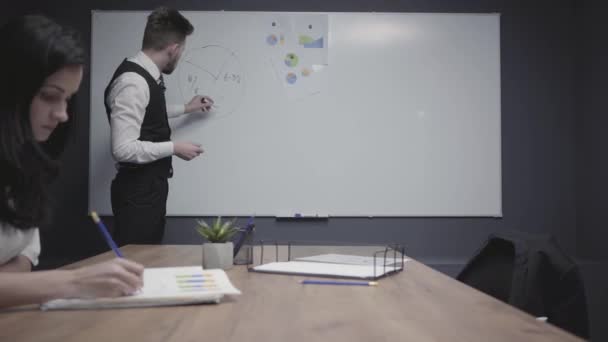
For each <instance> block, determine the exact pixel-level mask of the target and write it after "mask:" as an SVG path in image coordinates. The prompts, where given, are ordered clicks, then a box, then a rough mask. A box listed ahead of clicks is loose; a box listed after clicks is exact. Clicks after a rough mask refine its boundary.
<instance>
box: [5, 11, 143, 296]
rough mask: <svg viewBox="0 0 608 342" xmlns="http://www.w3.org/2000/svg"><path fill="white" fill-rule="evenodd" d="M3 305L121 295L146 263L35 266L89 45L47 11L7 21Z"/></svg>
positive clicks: (135, 281) (135, 282)
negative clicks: (36, 268) (45, 268)
mask: <svg viewBox="0 0 608 342" xmlns="http://www.w3.org/2000/svg"><path fill="white" fill-rule="evenodd" d="M0 37H2V39H3V44H4V46H5V47H6V48H5V49H4V51H3V52H2V53H0V65H2V66H3V67H4V69H5V71H4V72H3V74H2V76H1V77H0V174H1V176H0V307H7V306H13V305H22V304H36V303H42V302H44V301H47V300H51V299H55V298H82V297H89V298H90V297H115V296H121V295H126V294H129V293H132V292H134V291H136V290H137V289H138V288H140V287H141V286H142V285H143V283H142V273H143V267H142V266H141V265H139V264H137V263H134V262H132V261H129V260H126V259H122V258H117V259H115V260H112V261H109V262H104V263H99V264H95V265H91V266H87V267H82V268H78V269H74V270H53V271H40V272H29V271H31V267H32V265H36V264H37V262H38V255H39V253H40V239H39V236H38V229H37V228H35V227H38V226H39V225H42V224H45V223H47V222H48V220H49V203H48V194H47V192H48V190H47V185H48V184H49V183H50V181H52V179H53V178H54V176H55V175H56V173H57V168H58V165H57V164H58V162H57V160H56V158H57V157H58V155H59V153H60V152H61V151H62V149H63V145H64V142H65V138H66V135H67V132H68V128H69V127H68V123H69V121H68V119H69V111H68V109H69V107H70V106H69V104H70V103H71V98H72V96H73V95H74V94H75V93H76V91H77V90H78V88H79V86H80V82H81V81H82V74H83V65H84V59H85V57H84V50H83V48H82V46H81V44H80V42H79V41H78V39H76V36H75V35H74V34H73V32H71V31H70V30H67V29H65V28H63V27H61V26H59V25H58V24H56V23H55V22H53V21H51V20H50V19H48V18H46V17H43V16H26V17H21V18H17V19H14V20H12V21H11V22H9V23H7V24H6V25H4V26H1V27H0Z"/></svg>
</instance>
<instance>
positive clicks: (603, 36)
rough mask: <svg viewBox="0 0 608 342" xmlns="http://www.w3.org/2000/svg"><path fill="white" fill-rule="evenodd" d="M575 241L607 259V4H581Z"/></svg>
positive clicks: (588, 255)
mask: <svg viewBox="0 0 608 342" xmlns="http://www.w3.org/2000/svg"><path fill="white" fill-rule="evenodd" d="M576 10H577V25H576V26H577V29H578V31H577V38H578V39H577V45H576V51H577V55H576V59H577V66H578V67H579V69H578V70H579V72H578V73H577V80H576V85H577V88H576V89H577V93H576V104H577V105H576V107H577V112H576V115H577V127H576V129H577V151H578V153H577V164H576V165H577V169H576V173H577V223H578V231H577V234H578V235H577V240H578V249H579V251H580V254H581V255H582V256H584V257H586V258H591V259H603V260H608V248H607V247H606V242H607V241H608V226H607V224H606V222H608V197H607V196H608V85H607V83H606V82H607V80H608V20H606V13H608V3H607V2H605V1H600V0H593V1H589V0H586V1H580V2H578V3H577V8H576Z"/></svg>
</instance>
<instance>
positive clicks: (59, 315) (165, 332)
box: [0, 245, 582, 342]
mask: <svg viewBox="0 0 608 342" xmlns="http://www.w3.org/2000/svg"><path fill="white" fill-rule="evenodd" d="M123 252H124V254H125V255H126V256H127V257H128V258H131V259H133V260H136V261H138V262H141V263H142V264H144V265H145V266H150V267H161V266H187V265H198V264H200V259H201V247H200V246H168V245H164V246H139V245H135V246H127V247H125V248H124V249H123ZM112 257H113V256H112V255H111V254H110V253H105V254H102V255H98V256H95V257H93V258H90V259H87V260H83V261H81V262H78V263H76V264H72V265H69V266H67V267H66V268H73V267H76V266H80V265H85V264H90V263H92V262H96V261H101V260H107V259H110V258H112ZM228 275H229V277H230V279H231V280H232V282H233V283H234V285H235V286H236V287H237V288H239V289H240V290H241V291H242V292H243V294H242V295H241V296H236V297H228V298H224V299H223V301H222V303H221V304H219V305H195V306H182V307H158V308H145V309H116V310H101V311H92V310H91V311H48V312H41V311H38V310H35V309H29V310H25V309H19V310H8V311H3V312H0V341H7V342H8V341H11V342H17V341H62V342H68V341H104V342H109V341H210V342H214V341H235V342H236V341H238V342H243V341H264V342H266V341H280V342H286V341H287V342H298V341H305V342H311V341H336V342H339V341H349V342H351V341H415V342H424V341H483V342H488V341H492V342H499V341H508V342H512V341H547V342H549V341H551V342H558V341H582V340H581V339H579V338H577V337H574V336H573V335H570V334H569V333H567V332H565V331H563V330H561V329H558V328H556V327H554V326H552V325H550V324H546V323H542V322H539V321H537V320H535V319H534V318H533V317H532V316H529V315H527V314H525V313H523V312H521V311H519V310H517V309H515V308H513V307H511V306H508V305H506V304H503V303H502V302H499V301H498V300H495V299H493V298H491V297H489V296H487V295H485V294H483V293H481V292H478V291H476V290H474V289H472V288H470V287H468V286H466V285H464V284H461V283H459V282H457V281H456V280H453V279H452V278H449V277H448V276H445V275H443V274H441V273H439V272H436V271H434V270H432V269H430V268H429V267H426V266H424V265H423V264H421V263H419V262H416V261H410V262H408V263H406V266H405V271H403V272H401V273H398V274H396V275H394V276H390V277H387V278H384V279H382V280H380V285H379V286H378V287H359V286H320V285H301V284H299V282H298V280H300V279H302V277H296V276H286V275H273V274H261V273H255V272H248V271H247V270H246V268H245V267H243V266H235V267H234V268H233V269H231V270H230V271H228Z"/></svg>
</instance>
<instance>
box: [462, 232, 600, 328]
mask: <svg viewBox="0 0 608 342" xmlns="http://www.w3.org/2000/svg"><path fill="white" fill-rule="evenodd" d="M456 278H457V279H458V280H460V281H462V282H463V283H465V284H468V285H470V286H471V287H474V288H476V289H478V290H480V291H482V292H485V293H487V294H488V295H490V296H493V297H495V298H497V299H499V300H502V301H503V302H505V303H508V304H511V305H513V306H515V307H517V308H519V309H521V310H523V311H526V312H527V313H529V314H531V315H533V316H546V317H547V318H548V322H550V323H553V324H555V325H557V326H559V327H561V328H563V329H565V330H568V331H570V332H572V333H574V334H576V335H578V336H581V337H584V338H588V337H589V323H588V316H587V303H586V297H585V291H584V286H583V281H582V277H581V275H580V273H579V270H578V267H577V265H576V264H575V263H574V262H573V261H572V260H571V259H570V258H569V257H568V256H567V255H566V253H565V252H564V251H563V250H562V249H561V248H559V246H558V244H557V242H555V240H554V239H552V238H551V237H547V236H535V235H530V234H526V233H518V232H507V233H501V234H493V235H492V236H490V237H489V238H488V240H487V241H486V242H485V244H484V245H483V246H482V248H481V249H480V250H479V251H478V252H477V253H476V254H475V255H474V256H473V258H471V260H470V261H469V262H468V263H467V265H466V266H465V267H464V269H463V270H462V271H461V272H460V274H459V275H458V276H457V277H456Z"/></svg>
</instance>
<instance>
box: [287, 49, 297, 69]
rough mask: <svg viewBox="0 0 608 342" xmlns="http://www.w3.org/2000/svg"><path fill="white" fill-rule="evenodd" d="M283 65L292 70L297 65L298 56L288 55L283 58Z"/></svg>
mask: <svg viewBox="0 0 608 342" xmlns="http://www.w3.org/2000/svg"><path fill="white" fill-rule="evenodd" d="M285 65H287V66H288V67H292V68H293V67H295V66H296V65H298V55H296V54H295V53H288V54H287V56H285Z"/></svg>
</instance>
